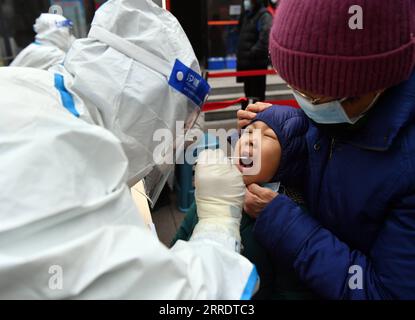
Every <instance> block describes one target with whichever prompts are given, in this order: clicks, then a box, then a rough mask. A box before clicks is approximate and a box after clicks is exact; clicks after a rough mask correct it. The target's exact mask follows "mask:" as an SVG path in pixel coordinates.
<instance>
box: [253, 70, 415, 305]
mask: <svg viewBox="0 0 415 320" xmlns="http://www.w3.org/2000/svg"><path fill="white" fill-rule="evenodd" d="M274 113H275V116H276V117H277V118H278V117H279V118H280V119H282V121H280V122H279V123H280V125H279V128H278V129H277V130H280V132H281V134H279V138H280V143H281V145H282V150H283V158H284V159H290V160H289V163H286V165H284V166H283V169H284V170H289V169H286V168H285V167H288V168H291V170H292V171H291V173H290V175H291V176H295V179H297V182H299V184H300V185H302V187H303V189H304V192H305V198H306V203H307V210H304V209H302V208H300V207H299V206H298V205H296V204H295V203H294V202H293V201H291V200H290V199H289V198H288V197H286V196H284V195H279V196H277V197H276V198H275V199H274V200H273V201H272V202H271V203H270V204H269V205H268V206H267V207H266V208H265V209H264V211H263V212H262V213H261V215H260V217H259V218H258V220H257V222H256V226H255V235H256V237H257V239H258V240H259V241H260V243H262V245H263V246H265V248H267V250H268V251H269V252H270V253H271V254H272V255H273V256H274V258H276V259H278V261H282V262H284V263H286V264H288V265H290V266H292V267H294V269H295V271H296V273H297V274H298V276H299V277H300V279H301V280H302V281H303V282H304V283H305V284H306V285H307V286H309V287H310V288H311V289H313V290H314V291H315V292H316V293H317V294H319V295H320V296H322V297H324V298H330V299H415V73H414V74H413V75H412V77H411V78H410V79H409V80H408V81H406V82H404V83H402V84H401V85H399V86H397V87H395V88H392V89H389V90H388V91H387V92H386V93H384V94H383V95H382V97H381V99H380V100H379V101H378V103H377V104H376V105H375V106H374V108H373V110H372V111H371V112H370V113H369V114H368V115H367V118H366V119H364V120H365V121H363V122H365V123H364V124H362V125H360V127H359V128H358V129H356V128H355V129H354V130H347V131H345V132H343V134H337V133H336V134H335V133H333V131H332V130H326V128H325V127H323V126H321V127H318V126H316V125H315V124H313V123H312V122H311V121H309V120H308V119H307V118H306V116H305V115H304V113H303V112H302V111H301V110H288V109H287V108H280V109H275V111H274ZM290 118H295V119H297V120H295V121H290V120H289V119H290ZM298 119H303V120H304V119H306V120H307V124H308V125H307V130H306V134H304V135H302V138H301V139H303V143H301V142H297V143H289V142H287V141H286V140H285V139H284V137H285V136H289V135H287V134H286V133H287V132H290V131H291V132H293V131H294V132H295V131H297V128H296V127H295V126H304V121H298ZM276 123H278V121H277V122H276ZM301 130H302V129H301ZM284 132H285V133H284Z"/></svg>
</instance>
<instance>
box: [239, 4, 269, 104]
mask: <svg viewBox="0 0 415 320" xmlns="http://www.w3.org/2000/svg"><path fill="white" fill-rule="evenodd" d="M243 8H244V12H243V13H242V15H241V18H240V20H239V43H238V50H237V70H238V71H244V70H260V69H267V67H268V62H269V58H268V38H269V32H270V29H271V25H272V16H271V14H270V13H269V12H268V10H267V8H266V7H265V5H264V3H263V1H262V0H245V1H244V3H243ZM237 82H243V83H244V91H245V96H246V97H247V98H250V99H252V100H254V101H264V100H265V90H266V76H256V77H238V78H237Z"/></svg>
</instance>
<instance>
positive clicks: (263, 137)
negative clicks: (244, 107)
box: [235, 121, 281, 185]
mask: <svg viewBox="0 0 415 320" xmlns="http://www.w3.org/2000/svg"><path fill="white" fill-rule="evenodd" d="M255 129H256V130H255ZM254 130H255V132H258V135H257V136H256V135H255V134H254ZM256 139H258V140H260V141H259V143H256ZM235 156H236V157H248V158H249V160H248V161H246V160H241V161H240V162H239V164H238V168H239V170H240V171H241V172H242V174H243V179H244V182H245V184H246V185H249V184H251V183H257V184H261V183H266V182H269V181H270V180H271V179H272V177H274V175H275V174H276V173H277V170H278V167H279V165H280V160H281V145H280V143H279V141H278V138H277V135H276V134H275V132H274V130H272V129H271V128H270V127H268V126H267V125H266V124H265V123H264V122H261V121H256V122H254V123H253V124H251V125H249V126H248V127H247V128H246V129H245V131H244V133H243V134H242V136H241V138H240V139H239V140H238V142H237V143H236V146H235ZM255 159H259V161H260V163H259V164H257V163H252V162H255ZM258 165H259V170H258V171H257V172H258V173H257V174H254V175H252V174H250V173H249V169H250V168H251V167H253V166H258Z"/></svg>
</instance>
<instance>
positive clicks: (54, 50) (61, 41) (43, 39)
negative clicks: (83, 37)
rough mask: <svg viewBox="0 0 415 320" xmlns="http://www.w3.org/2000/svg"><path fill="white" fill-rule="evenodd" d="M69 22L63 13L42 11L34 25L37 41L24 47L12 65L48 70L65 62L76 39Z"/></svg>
mask: <svg viewBox="0 0 415 320" xmlns="http://www.w3.org/2000/svg"><path fill="white" fill-rule="evenodd" d="M67 22H68V20H67V19H66V18H65V17H63V16H61V15H58V14H50V13H42V14H41V15H40V17H39V18H37V19H36V23H35V25H34V26H33V29H34V30H35V32H36V37H35V41H34V42H33V43H31V44H30V45H29V46H27V47H26V48H25V49H23V50H22V51H21V52H20V53H19V54H18V55H17V57H16V58H15V59H14V60H13V62H12V63H11V64H10V66H12V67H29V68H36V69H42V70H47V69H49V68H50V67H52V66H54V65H57V64H60V63H63V61H64V60H65V56H66V53H67V52H68V50H69V48H70V47H71V44H72V42H73V41H74V39H75V38H74V37H73V36H72V34H71V31H70V28H69V26H68V23H67Z"/></svg>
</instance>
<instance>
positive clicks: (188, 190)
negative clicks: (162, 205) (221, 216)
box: [175, 133, 219, 212]
mask: <svg viewBox="0 0 415 320" xmlns="http://www.w3.org/2000/svg"><path fill="white" fill-rule="evenodd" d="M218 148H219V141H218V138H217V137H215V136H212V135H210V134H208V133H205V139H204V141H202V143H200V144H199V145H198V146H197V147H196V148H195V150H194V152H193V155H194V156H195V157H196V156H197V155H199V153H200V152H202V150H205V149H218ZM194 166H195V165H194V164H190V163H187V162H186V159H185V162H184V164H177V165H176V181H175V189H176V198H177V206H178V208H179V210H180V211H182V212H186V211H187V210H188V209H189V208H190V206H191V205H192V204H193V202H194V201H195V195H194V193H195V186H194Z"/></svg>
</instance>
